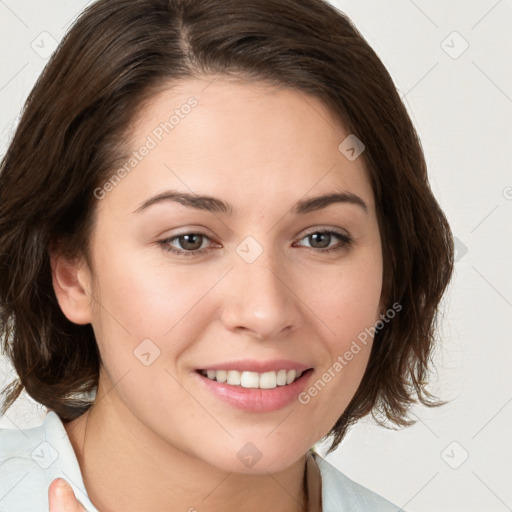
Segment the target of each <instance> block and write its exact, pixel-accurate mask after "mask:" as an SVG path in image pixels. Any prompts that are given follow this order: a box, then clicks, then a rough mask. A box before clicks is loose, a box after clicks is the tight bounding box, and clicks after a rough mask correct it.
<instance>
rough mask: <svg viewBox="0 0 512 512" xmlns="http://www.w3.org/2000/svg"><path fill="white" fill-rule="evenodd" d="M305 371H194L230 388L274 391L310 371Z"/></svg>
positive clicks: (310, 369) (309, 369)
mask: <svg viewBox="0 0 512 512" xmlns="http://www.w3.org/2000/svg"><path fill="white" fill-rule="evenodd" d="M312 370H313V368H308V369H307V370H303V371H300V370H295V369H291V370H286V369H284V368H283V369H280V370H277V371H269V372H263V373H260V372H252V371H238V370H203V369H198V370H196V372H197V373H199V374H200V375H202V376H203V377H206V378H207V379H210V380H212V381H215V382H218V383H221V384H223V383H226V384H229V385H230V386H237V387H242V388H247V389H275V388H277V387H280V386H289V385H290V384H293V383H294V382H296V381H298V380H299V379H300V378H301V377H302V375H303V374H305V373H307V372H310V371H312Z"/></svg>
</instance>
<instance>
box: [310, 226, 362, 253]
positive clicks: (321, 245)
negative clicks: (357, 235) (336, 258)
mask: <svg viewBox="0 0 512 512" xmlns="http://www.w3.org/2000/svg"><path fill="white" fill-rule="evenodd" d="M333 235H334V237H335V238H337V239H338V240H339V243H338V245H335V246H334V247H329V245H330V242H331V241H332V240H333ZM305 238H307V239H308V240H310V244H311V245H310V247H308V248H310V249H312V250H316V251H317V252H321V253H327V252H331V251H339V250H342V249H344V248H345V247H346V246H348V245H351V244H352V243H353V239H352V238H351V237H350V236H348V235H347V234H345V233H342V232H340V231H336V230H332V229H329V230H325V231H312V232H311V233H309V234H307V235H306V236H305V237H303V238H302V239H301V240H304V239H305Z"/></svg>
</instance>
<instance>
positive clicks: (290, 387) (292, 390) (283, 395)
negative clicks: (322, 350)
mask: <svg viewBox="0 0 512 512" xmlns="http://www.w3.org/2000/svg"><path fill="white" fill-rule="evenodd" d="M313 371H314V369H313V368H307V367H306V369H304V370H300V371H297V370H294V369H292V370H285V369H284V368H283V369H281V370H277V371H268V372H264V373H258V372H252V371H238V370H213V369H208V370H206V369H198V370H196V371H195V372H193V373H194V374H195V375H197V378H198V379H199V385H200V386H201V387H202V388H203V389H205V391H206V392H207V393H209V394H211V396H213V397H215V399H219V400H221V401H222V402H224V403H226V404H228V405H230V406H232V407H235V408H236V409H239V410H243V411H245V412H250V413H259V414H261V413H270V412H273V411H277V410H280V409H282V408H284V407H288V406H290V405H293V404H297V400H298V397H299V395H300V393H301V392H303V390H304V389H305V387H306V386H307V384H308V381H309V379H310V377H311V375H312V373H313Z"/></svg>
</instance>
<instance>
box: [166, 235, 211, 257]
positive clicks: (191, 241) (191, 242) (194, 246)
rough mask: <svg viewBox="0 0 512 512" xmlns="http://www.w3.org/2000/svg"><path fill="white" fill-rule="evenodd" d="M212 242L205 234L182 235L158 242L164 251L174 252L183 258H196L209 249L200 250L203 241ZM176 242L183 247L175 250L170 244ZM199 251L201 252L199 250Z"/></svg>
mask: <svg viewBox="0 0 512 512" xmlns="http://www.w3.org/2000/svg"><path fill="white" fill-rule="evenodd" d="M204 239H206V240H210V238H209V237H208V236H207V235H206V234H205V233H196V232H194V233H183V234H181V235H176V236H173V237H171V238H166V239H165V240H162V241H161V242H158V243H159V244H160V245H161V246H162V249H163V250H164V251H167V252H172V253H174V254H179V255H183V256H195V255H197V254H202V253H203V252H205V251H206V250H207V249H204V248H203V249H200V247H201V245H202V242H203V240H204ZM174 241H177V242H178V244H179V245H180V246H181V249H176V248H173V247H172V246H171V245H170V244H171V243H172V242H174ZM198 249H199V250H198Z"/></svg>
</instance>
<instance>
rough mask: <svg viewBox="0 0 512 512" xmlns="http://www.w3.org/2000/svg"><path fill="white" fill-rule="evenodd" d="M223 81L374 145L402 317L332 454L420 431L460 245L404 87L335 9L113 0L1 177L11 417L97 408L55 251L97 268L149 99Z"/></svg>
mask: <svg viewBox="0 0 512 512" xmlns="http://www.w3.org/2000/svg"><path fill="white" fill-rule="evenodd" d="M215 75H221V76H226V77H227V76H234V77H240V78H243V79H246V80H252V81H256V82H261V83H266V84H269V85H274V86H276V87H289V88H291V89H293V90H295V91H299V92H303V93H306V94H309V95H312V96H314V97H316V98H318V99H320V100H321V101H322V102H323V104H324V105H325V106H326V107H327V108H328V109H329V111H330V112H331V113H332V114H333V116H334V118H335V119H336V120H338V121H339V122H340V123H341V125H342V126H344V127H345V128H346V129H347V130H348V132H349V133H352V134H355V135H356V136H357V137H358V138H359V139H361V140H362V141H363V143H364V145H365V151H364V153H363V154H362V156H361V158H364V163H365V166H366V168H367V171H368V175H369V177H370V180H371V185H372V189H373V192H374V196H375V203H376V209H377V217H378V223H379V230H380V236H381V240H382V257H383V282H382V296H381V304H382V305H384V309H386V308H389V307H390V306H391V304H396V303H398V304H399V305H400V306H401V311H400V314H398V315H396V316H395V318H393V320H392V321H389V322H386V323H385V325H384V326H383V327H382V328H381V329H377V332H376V333H375V336H374V339H373V345H372V348H371V353H370V357H369V362H368V365H367V368H366V370H365V373H364V375H363V378H362V381H361V383H360V385H359V387H358V389H357V391H356V393H355V395H354V397H353V398H352V400H351V401H350V403H349V405H348V406H347V408H346V409H345V411H344V412H343V414H342V415H341V417H340V418H339V419H338V420H337V422H336V424H335V425H334V426H333V427H332V429H331V430H330V431H329V433H328V434H327V436H326V437H332V444H331V447H330V449H329V452H331V451H333V450H334V449H335V448H336V447H337V446H338V444H339V443H340V442H341V440H342V438H343V437H344V435H345V434H346V432H347V429H348V428H349V427H350V426H351V425H352V424H353V423H354V422H356V421H357V420H358V419H360V418H362V417H364V416H366V415H368V414H370V413H371V414H372V416H373V417H374V418H375V419H377V421H378V422H379V423H380V424H383V425H384V424H385V423H389V422H391V423H392V424H394V425H395V426H406V425H410V424H412V423H414V421H412V420H411V419H410V417H409V416H410V408H411V407H412V406H413V405H414V404H416V403H422V404H423V405H427V406H437V405H440V404H441V403H442V402H440V401H439V400H438V399H437V398H436V397H435V396H434V395H433V394H432V393H431V392H430V391H428V389H427V384H428V377H430V374H431V372H432V353H433V349H434V346H435V343H436V338H437V330H438V329H437V324H438V314H439V305H440V301H441V298H442V295H443V294H444V292H445V289H446V287H447V286H448V283H449V281H450V279H451V276H452V272H453V238H452V233H451V230H450V227H449V224H448V221H447V220H446V218H445V216H444V214H443V212H442V210H441V208H440V206H439V204H438V203H437V201H436V199H435V198H434V195H433V193H432V191H431V188H430V185H429V182H428V177H427V167H426V162H425V158H424V155H423V151H422V148H421V144H420V141H419V138H418V136H417V133H416V131H415V129H414V126H413V124H412V122H411V120H410V118H409V115H408V114H407V111H406V108H405V107H404V105H403V103H402V101H401V99H400V96H399V94H398V92H397V90H396V88H395V86H394V84H393V81H392V79H391V77H390V75H389V73H388V72H387V70H386V68H385V67H384V65H383V63H382V62H381V61H380V60H379V58H378V57H377V55H376V54H375V52H374V51H373V50H372V49H371V47H370V46H369V45H368V43H367V42H366V41H365V39H364V38H363V37H362V35H361V34H360V33H359V32H358V31H357V29H356V28H355V27H354V26H353V24H352V23H351V21H350V20H349V19H348V17H347V16H346V15H344V14H343V13H342V12H340V11H339V10H337V9H336V8H335V7H333V6H332V5H330V4H328V3H327V2H324V1H323V0H301V1H297V0H135V1H134V0H99V1H98V2H96V3H94V4H92V5H91V6H89V7H88V8H87V9H86V10H85V11H84V12H83V13H82V14H81V15H80V16H79V17H78V19H77V20H76V21H75V23H74V24H73V26H72V28H71V29H70V30H69V31H68V33H67V34H66V35H65V37H64V38H63V40H62V42H61V43H60V45H59V47H58V48H57V50H56V51H55V53H54V54H53V55H52V57H51V59H50V60H49V62H48V63H47V65H46V67H45V69H44V70H43V72H42V74H41V76H40V77H39V79H38V80H37V82H36V84H35V86H34V88H33V89H32V91H31V92H30V94H29V96H28V99H27V101H26V103H25V106H24V109H23V112H22V117H21V119H20V122H19V125H18V127H17V130H16V132H15V134H14V136H13V138H12V141H11V143H10V145H9V147H8V150H7V152H6V154H5V156H4V158H3V160H2V162H1V167H0V248H1V249H0V337H1V339H2V349H3V351H4V353H5V354H6V355H7V356H8V358H9V359H10V360H11V362H12V364H13V366H14V368H15V370H16V372H17V375H18V378H17V379H15V380H14V381H13V382H11V383H10V384H9V385H8V386H6V387H5V388H4V390H3V395H4V397H5V403H4V404H3V405H2V413H5V411H6V410H7V409H8V408H9V407H10V406H11V405H12V404H13V403H14V401H15V400H16V398H17V397H18V396H19V394H20V393H21V392H22V391H23V389H25V390H26V392H27V393H28V394H29V395H30V396H31V397H32V398H33V399H34V400H36V401H37V402H39V403H41V404H43V405H45V406H46V407H47V408H48V409H50V410H53V411H55V412H56V413H57V414H58V415H59V417H60V418H61V419H63V420H71V419H74V418H76V417H78V416H80V415H81V414H83V413H84V412H85V411H86V410H87V409H88V408H89V407H90V406H91V405H92V402H91V400H90V399H86V398H85V395H87V393H91V392H94V391H95V390H96V388H97V385H98V378H99V367H100V354H99V351H98V349H97V343H96V340H95V337H94V333H93V330H92V326H91V325H90V324H88V325H76V324H74V323H72V322H70V321H69V320H68V319H67V318H66V317H65V316H64V314H63V313H62V311H61V309H60V307H59V304H58V301H57V299H56V296H55V292H54V289H53V286H52V277H51V267H50V252H51V250H53V249H56V248H58V250H59V251H62V253H65V254H67V255H70V256H76V255H84V256H85V257H86V259H87V261H88V262H89V261H90V256H89V255H90V253H89V240H90V234H91V232H92V228H93V226H94V223H95V212H96V208H95V206H96V204H97V199H96V197H95V195H94V190H95V189H96V187H98V186H99V185H100V184H101V183H104V182H105V180H106V179H107V178H108V177H109V176H111V174H112V170H113V169H114V168H115V166H116V164H117V163H118V162H119V160H120V159H121V158H122V156H123V154H124V152H125V151H126V141H127V138H128V136H129V134H130V128H131V126H132V124H133V120H134V119H135V117H136V115H137V114H138V112H139V111H140V109H141V108H142V107H143V106H144V104H145V101H146V100H148V99H151V98H152V97H153V96H154V95H155V94H156V93H157V92H158V91H160V90H163V89H165V88H170V87H171V86H172V85H173V84H175V83H177V82H179V81H180V80H183V79H189V78H204V77H211V76H215ZM384 420H385V421H384ZM329 452H328V453H329Z"/></svg>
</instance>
